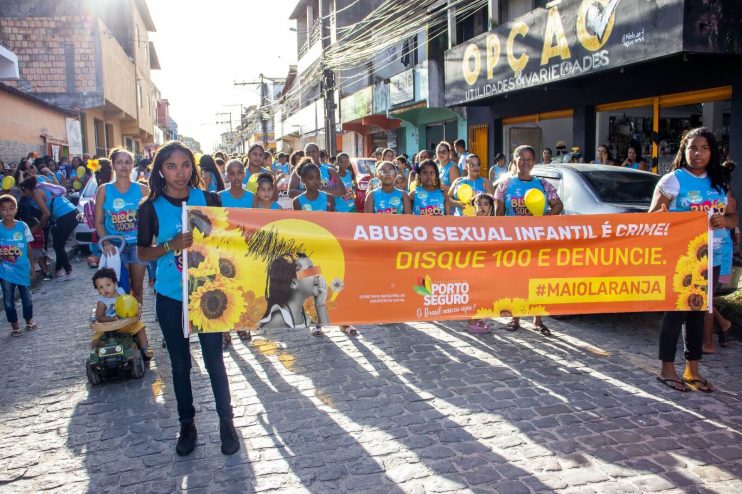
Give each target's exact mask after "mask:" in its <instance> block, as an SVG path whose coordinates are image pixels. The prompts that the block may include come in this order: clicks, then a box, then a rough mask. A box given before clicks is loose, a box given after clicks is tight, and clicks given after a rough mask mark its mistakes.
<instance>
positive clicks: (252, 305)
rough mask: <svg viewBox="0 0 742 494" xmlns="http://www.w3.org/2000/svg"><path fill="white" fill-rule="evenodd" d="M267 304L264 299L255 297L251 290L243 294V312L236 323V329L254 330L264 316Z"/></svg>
mask: <svg viewBox="0 0 742 494" xmlns="http://www.w3.org/2000/svg"><path fill="white" fill-rule="evenodd" d="M267 306H268V302H267V301H266V300H265V297H256V296H255V293H253V291H252V290H249V291H248V292H246V293H245V312H244V313H243V314H242V317H241V318H240V321H239V322H238V323H237V326H236V328H238V329H248V330H249V329H255V328H257V327H258V323H259V322H260V320H261V319H262V318H263V314H265V310H266V307H267Z"/></svg>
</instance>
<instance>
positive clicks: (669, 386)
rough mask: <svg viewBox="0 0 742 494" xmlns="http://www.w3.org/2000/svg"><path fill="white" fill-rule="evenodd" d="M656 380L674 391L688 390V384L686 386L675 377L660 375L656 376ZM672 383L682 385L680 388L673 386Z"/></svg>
mask: <svg viewBox="0 0 742 494" xmlns="http://www.w3.org/2000/svg"><path fill="white" fill-rule="evenodd" d="M657 380H658V381H659V382H661V383H662V384H664V385H665V386H667V387H668V388H670V389H674V390H675V391H680V392H681V393H687V392H688V391H690V390H689V389H688V386H686V385H685V383H684V382H682V381H678V380H677V379H672V378H670V379H664V378H662V377H660V376H657ZM671 383H672V384H671ZM673 384H679V385H680V386H682V388H676V387H675V386H673Z"/></svg>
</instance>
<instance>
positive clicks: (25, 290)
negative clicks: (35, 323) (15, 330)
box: [0, 279, 33, 324]
mask: <svg viewBox="0 0 742 494" xmlns="http://www.w3.org/2000/svg"><path fill="white" fill-rule="evenodd" d="M0 285H2V287H3V305H5V316H6V317H7V318H8V322H9V323H10V324H15V323H17V322H18V312H16V310H15V289H16V287H18V293H20V294H21V304H22V305H23V319H25V320H26V321H30V320H31V319H33V302H31V288H30V287H27V286H23V285H16V284H15V283H11V282H9V281H7V280H2V279H0Z"/></svg>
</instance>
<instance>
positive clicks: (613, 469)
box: [0, 263, 742, 493]
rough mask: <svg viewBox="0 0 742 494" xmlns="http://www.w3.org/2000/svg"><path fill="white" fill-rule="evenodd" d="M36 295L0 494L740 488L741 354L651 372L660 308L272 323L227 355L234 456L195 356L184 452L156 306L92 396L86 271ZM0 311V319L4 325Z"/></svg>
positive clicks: (11, 376)
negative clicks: (672, 385) (685, 378)
mask: <svg viewBox="0 0 742 494" xmlns="http://www.w3.org/2000/svg"><path fill="white" fill-rule="evenodd" d="M76 272H77V274H78V277H77V279H75V280H73V281H68V282H64V283H54V282H47V283H46V284H44V285H43V286H42V287H41V288H40V289H38V290H37V291H36V292H35V293H34V305H35V310H36V314H37V318H36V319H37V321H38V323H39V326H40V329H39V330H38V331H37V332H35V333H30V334H24V336H23V337H21V338H11V337H10V332H9V331H8V330H7V327H5V326H6V324H5V323H3V332H2V335H1V336H0V372H1V374H2V376H3V378H2V381H0V437H2V438H3V439H2V445H3V446H2V448H0V491H3V492H37V491H40V490H52V491H58V492H93V493H102V492H141V493H149V492H165V493H169V492H176V491H184V492H185V491H187V492H251V491H257V492H268V491H279V490H284V491H292V492H296V491H301V490H303V491H309V492H331V491H337V490H342V491H353V492H412V493H423V492H447V491H459V492H469V491H472V492H503V493H519V492H532V491H533V492H547V491H564V492H601V493H603V492H649V491H651V492H654V491H670V492H673V491H675V492H699V491H700V492H720V493H727V492H728V493H732V492H742V480H740V477H742V446H741V445H740V444H741V442H740V431H742V400H740V393H741V392H742V382H741V381H740V372H742V345H741V344H740V342H739V341H737V340H732V342H731V343H730V347H729V348H727V349H724V350H723V351H721V352H718V353H717V355H714V356H709V357H708V358H704V365H703V371H704V372H705V373H706V375H707V377H708V378H709V379H710V380H711V381H712V382H714V383H715V385H716V387H717V389H718V390H717V392H716V393H713V394H711V395H706V394H702V393H699V392H693V393H685V394H681V393H679V392H675V391H672V390H670V389H669V388H666V387H664V386H662V385H661V384H660V383H658V382H657V381H656V380H655V378H654V375H655V372H656V370H657V367H658V365H657V364H658V362H657V360H656V353H657V327H658V316H657V315H656V314H644V315H606V316H585V317H575V318H567V319H561V320H558V321H557V320H553V319H548V318H547V319H546V320H545V322H546V323H547V324H549V325H550V326H551V327H552V329H553V330H554V336H553V337H551V338H545V337H542V336H540V335H539V334H537V333H536V332H534V331H532V330H530V328H531V326H530V324H528V323H526V324H525V325H524V326H525V327H524V328H523V329H522V330H520V331H518V332H514V333H509V332H506V331H505V329H504V325H503V324H495V330H494V331H493V333H492V334H491V335H485V336H472V335H470V334H469V333H467V332H466V331H465V330H464V327H465V325H464V323H459V322H451V323H448V322H445V323H435V324H428V323H420V324H410V325H406V324H396V325H385V326H370V327H362V328H360V335H359V336H358V337H356V338H348V337H346V336H344V335H343V334H342V333H340V331H339V330H338V329H337V328H329V329H328V330H327V332H326V333H327V336H325V337H324V338H312V337H310V336H309V335H308V334H306V333H305V332H302V331H296V330H295V331H293V332H289V331H273V332H269V333H267V334H266V335H264V336H260V337H256V338H254V340H253V342H252V343H250V344H248V345H244V344H242V343H241V342H240V341H239V340H238V339H237V338H236V337H234V341H233V345H232V347H230V348H229V349H228V350H227V351H226V353H225V362H226V365H227V370H228V373H229V377H230V384H231V390H232V400H233V405H234V409H235V416H236V418H235V423H236V425H237V429H238V432H239V433H240V434H241V435H242V439H243V440H242V449H241V450H240V452H239V453H237V454H235V455H234V456H231V457H225V456H223V455H222V454H221V452H220V450H219V445H220V442H219V433H218V420H217V415H216V412H215V411H214V403H213V396H212V392H211V388H210V385H209V381H208V377H207V376H206V371H205V369H203V363H202V360H201V358H200V355H199V346H198V344H196V343H193V344H192V345H191V349H192V351H193V353H194V356H195V358H194V369H193V387H194V395H195V401H196V407H197V410H198V414H197V417H196V423H197V426H198V429H199V445H198V446H197V448H196V450H195V451H194V453H193V454H192V455H191V456H189V457H185V458H181V457H178V456H176V454H175V451H174V448H175V438H176V436H177V433H178V423H177V414H176V410H175V398H174V396H173V393H172V388H171V384H170V383H171V378H170V368H169V363H168V359H167V355H166V353H165V352H166V350H164V349H163V348H162V347H161V345H160V343H161V340H162V337H161V334H160V330H159V327H158V325H157V323H156V322H155V321H154V309H153V301H154V297H153V296H152V292H151V290H150V289H147V290H146V294H145V297H146V303H145V308H144V320H145V321H146V323H147V326H148V330H149V337H150V341H151V342H152V343H153V347H154V349H155V359H154V360H153V361H152V363H151V367H150V370H149V371H148V372H147V374H146V375H145V377H144V378H143V379H142V380H129V381H123V382H111V383H106V384H103V385H101V386H97V387H90V386H89V385H88V383H87V380H86V377H85V370H84V367H83V362H84V360H85V359H86V357H87V352H88V329H87V318H88V315H89V313H90V309H91V308H92V300H94V291H93V287H92V286H91V283H90V280H89V278H90V276H91V275H92V270H88V269H87V268H86V267H85V266H84V265H82V264H79V263H78V265H76ZM3 320H4V316H3Z"/></svg>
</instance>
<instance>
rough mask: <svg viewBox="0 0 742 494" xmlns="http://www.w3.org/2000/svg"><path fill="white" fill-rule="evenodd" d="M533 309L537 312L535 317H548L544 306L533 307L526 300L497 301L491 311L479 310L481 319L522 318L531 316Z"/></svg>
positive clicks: (506, 299) (504, 299)
mask: <svg viewBox="0 0 742 494" xmlns="http://www.w3.org/2000/svg"><path fill="white" fill-rule="evenodd" d="M531 309H533V310H535V311H537V312H538V313H537V314H534V315H547V314H548V313H547V312H546V308H545V307H543V306H533V307H531V306H530V305H529V304H528V300H526V299H524V298H501V299H499V300H495V302H494V303H493V304H492V308H491V309H479V310H478V311H477V316H479V317H520V316H527V315H531V314H532V312H531Z"/></svg>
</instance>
